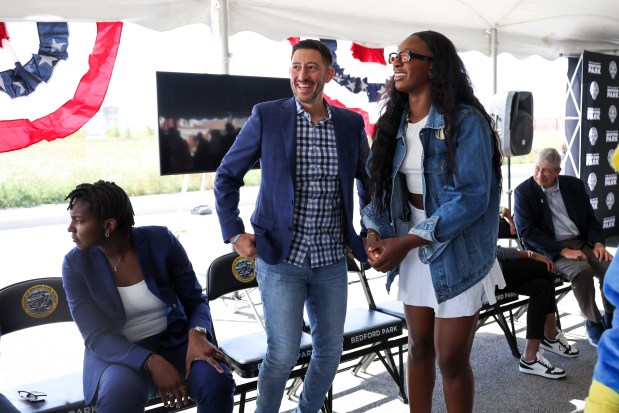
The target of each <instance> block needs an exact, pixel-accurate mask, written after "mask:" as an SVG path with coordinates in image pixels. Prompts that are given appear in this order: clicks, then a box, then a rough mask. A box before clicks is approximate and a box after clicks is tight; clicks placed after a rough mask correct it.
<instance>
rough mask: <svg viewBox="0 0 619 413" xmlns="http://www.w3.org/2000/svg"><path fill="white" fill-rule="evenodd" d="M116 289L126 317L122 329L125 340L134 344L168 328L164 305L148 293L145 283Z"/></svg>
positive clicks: (141, 282)
mask: <svg viewBox="0 0 619 413" xmlns="http://www.w3.org/2000/svg"><path fill="white" fill-rule="evenodd" d="M116 288H117V289H118V293H119V294H120V299H121V301H122V303H123V307H124V308H125V315H126V316H127V323H126V324H125V326H124V327H123V329H122V332H123V334H124V335H125V337H127V340H129V341H131V342H133V343H135V342H138V341H140V340H143V339H145V338H147V337H150V336H153V335H155V334H158V333H161V332H162V331H165V329H166V328H167V327H168V317H167V315H166V305H165V303H164V302H163V301H161V300H160V299H159V298H157V296H156V295H155V294H153V293H152V292H150V290H149V289H148V286H147V285H146V281H144V280H142V281H140V282H139V283H137V284H135V285H130V286H128V287H116Z"/></svg>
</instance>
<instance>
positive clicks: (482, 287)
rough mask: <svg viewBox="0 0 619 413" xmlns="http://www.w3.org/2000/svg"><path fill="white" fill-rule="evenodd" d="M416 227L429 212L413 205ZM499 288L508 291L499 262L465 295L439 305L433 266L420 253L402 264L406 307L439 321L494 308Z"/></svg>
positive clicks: (410, 255) (402, 298) (400, 296)
mask: <svg viewBox="0 0 619 413" xmlns="http://www.w3.org/2000/svg"><path fill="white" fill-rule="evenodd" d="M409 207H410V208H411V215H412V217H411V218H412V221H413V225H414V224H416V223H418V222H420V221H422V220H424V219H425V218H426V216H425V211H423V210H420V209H417V208H415V207H413V206H412V205H410V204H409ZM496 286H498V287H499V288H504V287H505V279H504V278H503V273H502V272H501V267H499V264H498V261H497V260H496V259H495V261H494V265H493V266H492V268H491V270H490V272H489V273H488V274H487V275H486V276H485V277H484V278H483V279H482V280H480V281H479V282H478V283H477V284H475V285H473V286H472V287H470V288H469V289H468V290H466V291H464V292H462V293H461V294H459V295H457V296H455V297H453V298H450V299H449V300H447V301H444V302H442V303H440V304H438V302H437V300H436V293H435V291H434V286H433V285H432V277H431V275H430V266H429V265H428V264H424V263H423V262H421V260H420V259H419V250H418V249H417V248H415V249H413V250H411V251H410V252H409V253H408V255H407V256H406V258H404V260H403V261H402V263H401V264H400V276H399V289H398V300H399V301H402V302H403V303H404V304H407V305H412V306H417V307H430V308H433V309H434V313H435V315H436V317H439V318H455V317H466V316H472V315H474V314H475V313H476V312H477V311H479V309H480V308H481V307H482V305H483V304H484V303H486V302H488V303H490V304H494V303H495V302H496V297H495V295H494V291H495V288H496Z"/></svg>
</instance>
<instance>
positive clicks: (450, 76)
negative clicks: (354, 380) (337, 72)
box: [362, 31, 503, 412]
mask: <svg viewBox="0 0 619 413" xmlns="http://www.w3.org/2000/svg"><path fill="white" fill-rule="evenodd" d="M389 58H390V59H389V60H390V62H391V63H392V64H393V70H394V75H393V78H392V79H391V80H389V81H388V82H387V85H386V88H387V92H386V93H387V97H386V99H385V102H384V107H383V113H382V115H381V116H380V119H379V120H378V122H377V124H376V133H375V135H374V142H373V145H372V152H371V155H370V158H369V160H368V172H369V174H370V178H371V183H370V185H371V195H372V203H371V204H370V205H368V206H367V207H366V208H365V209H364V210H363V213H362V215H363V220H364V224H365V226H366V227H367V228H368V235H367V239H366V249H367V252H368V260H369V262H370V264H371V265H372V266H373V267H374V268H375V269H377V270H379V271H382V272H387V271H389V276H388V283H387V284H388V288H389V286H390V285H391V282H392V281H393V279H394V277H395V276H396V275H397V274H398V273H399V274H400V278H399V291H398V299H399V300H401V301H403V302H404V312H405V315H406V321H407V324H408V332H409V347H408V348H409V355H408V366H407V369H408V371H407V373H408V392H409V399H410V410H411V412H413V411H414V412H430V411H431V410H432V391H433V388H434V383H435V363H436V362H437V361H438V365H439V368H440V371H441V376H442V380H443V389H444V393H445V402H446V405H447V410H448V411H449V412H471V411H472V409H473V394H474V379H473V372H472V369H471V365H470V361H469V359H470V353H471V347H472V345H473V336H474V333H475V325H476V321H477V316H478V314H479V309H480V308H481V306H482V303H483V302H484V301H490V302H492V301H493V300H494V289H495V285H497V284H498V285H502V282H503V279H502V275H501V274H500V272H496V271H490V270H491V268H492V267H493V263H494V261H495V250H496V241H497V232H498V221H497V219H496V217H497V214H498V212H499V198H500V190H501V188H500V187H501V160H502V159H501V158H502V156H501V152H500V150H499V143H498V136H497V135H496V133H495V132H494V130H493V127H492V124H493V122H492V119H491V118H490V116H489V115H488V114H487V113H486V111H485V110H484V108H483V106H482V105H481V104H480V103H479V101H478V99H477V98H476V97H475V96H474V93H473V89H472V87H471V83H470V80H469V77H468V74H467V73H466V69H465V68H464V65H463V63H462V61H461V59H460V57H459V56H458V54H457V52H456V49H455V47H454V45H453V44H452V43H451V41H450V40H449V39H447V38H446V37H445V36H443V35H442V34H440V33H436V32H432V31H424V32H419V33H415V34H413V35H411V36H409V37H408V38H406V39H405V40H404V41H403V42H402V43H401V44H400V45H399V51H398V52H396V53H392V54H391V55H390V56H389Z"/></svg>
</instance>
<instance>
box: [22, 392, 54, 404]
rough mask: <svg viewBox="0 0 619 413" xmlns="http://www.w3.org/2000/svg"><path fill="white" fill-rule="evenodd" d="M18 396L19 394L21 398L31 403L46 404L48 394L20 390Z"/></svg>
mask: <svg viewBox="0 0 619 413" xmlns="http://www.w3.org/2000/svg"><path fill="white" fill-rule="evenodd" d="M17 394H19V397H21V398H22V399H26V400H28V401H29V402H31V403H36V402H44V401H45V399H44V397H45V396H47V394H45V393H43V392H42V391H26V390H18V391H17Z"/></svg>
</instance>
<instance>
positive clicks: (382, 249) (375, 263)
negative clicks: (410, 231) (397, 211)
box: [366, 235, 421, 272]
mask: <svg viewBox="0 0 619 413" xmlns="http://www.w3.org/2000/svg"><path fill="white" fill-rule="evenodd" d="M416 238H418V239H420V238H419V237H416V236H415V235H405V236H403V237H398V238H388V239H384V240H380V241H378V242H375V243H373V244H371V245H368V247H367V249H366V250H367V253H368V262H369V264H370V265H371V266H372V267H373V268H374V269H376V270H377V271H380V272H387V271H390V270H392V269H394V268H395V267H397V266H398V265H399V264H400V263H401V262H402V260H403V259H404V257H406V254H408V252H409V251H410V250H411V249H413V248H416V247H418V246H419V245H421V244H419V245H415V244H416V243H415V242H414V241H415V239H416Z"/></svg>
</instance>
